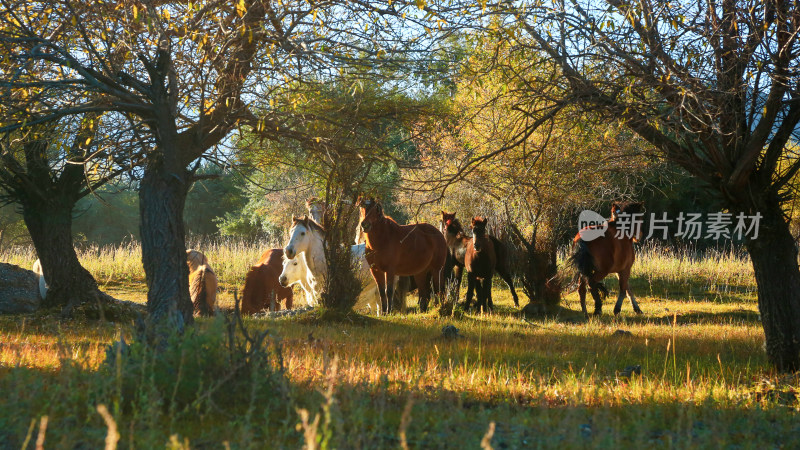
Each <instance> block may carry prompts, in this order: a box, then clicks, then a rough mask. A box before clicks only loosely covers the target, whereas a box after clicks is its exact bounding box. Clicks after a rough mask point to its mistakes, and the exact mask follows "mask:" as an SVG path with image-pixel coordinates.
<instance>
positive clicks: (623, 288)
mask: <svg viewBox="0 0 800 450" xmlns="http://www.w3.org/2000/svg"><path fill="white" fill-rule="evenodd" d="M630 279H631V270H630V269H628V270H626V271H624V272H620V273H619V292H620V295H622V292H625V293H627V294H628V298H630V299H631V306H633V312H635V313H636V314H641V313H642V309H641V308H639V303H638V302H636V297H634V296H633V293H632V292H631V286H630Z"/></svg>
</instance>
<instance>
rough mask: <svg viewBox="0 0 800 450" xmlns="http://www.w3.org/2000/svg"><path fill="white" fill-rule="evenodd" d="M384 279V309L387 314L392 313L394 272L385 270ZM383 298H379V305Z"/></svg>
mask: <svg viewBox="0 0 800 450" xmlns="http://www.w3.org/2000/svg"><path fill="white" fill-rule="evenodd" d="M384 276H385V279H384V284H386V309H385V311H386V312H387V314H388V313H390V312H392V299H393V298H394V271H392V270H387V271H386V272H385V273H384ZM383 301H384V297H381V303H383Z"/></svg>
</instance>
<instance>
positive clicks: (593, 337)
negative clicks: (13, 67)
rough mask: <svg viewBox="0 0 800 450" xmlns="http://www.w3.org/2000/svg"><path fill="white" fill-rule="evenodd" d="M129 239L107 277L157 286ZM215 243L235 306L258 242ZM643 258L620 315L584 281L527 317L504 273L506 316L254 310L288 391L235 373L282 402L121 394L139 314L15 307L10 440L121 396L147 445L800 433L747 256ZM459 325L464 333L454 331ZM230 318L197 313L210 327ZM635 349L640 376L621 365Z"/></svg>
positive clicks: (624, 440)
mask: <svg viewBox="0 0 800 450" xmlns="http://www.w3.org/2000/svg"><path fill="white" fill-rule="evenodd" d="M130 248H131V249H132V250H130V253H128V255H130V256H129V259H131V258H136V261H135V263H131V262H125V261H118V259H119V258H121V256H119V255H120V254H117V257H111V256H108V255H111V254H114V253H113V251H112V250H102V251H95V252H94V253H87V252H84V253H82V255H81V257H82V260H83V261H84V263H85V264H86V265H87V267H89V268H90V270H91V271H92V273H93V274H95V276H98V274H106V276H107V277H108V281H106V280H103V279H102V277H101V276H98V280H100V281H101V283H104V285H105V286H106V289H107V290H108V291H109V293H111V294H112V295H114V296H116V297H118V298H126V299H132V300H135V301H140V302H143V301H144V298H145V292H144V288H143V284H142V279H141V275H140V274H139V275H137V274H136V270H135V269H133V268H132V267H133V266H135V265H136V264H140V263H139V261H138V256H133V255H134V254H135V252H137V251H138V249H136V248H135V247H133V246H132V247H130ZM204 250H205V249H204ZM116 251H120V252H123V251H124V249H117V250H116ZM208 253H210V257H211V261H212V265H213V266H214V268H215V270H216V271H217V273H218V274H219V275H220V278H221V279H223V280H226V281H227V283H226V284H225V287H226V288H227V290H226V291H225V292H223V293H222V294H221V302H222V304H223V307H230V305H231V299H232V293H231V291H232V289H234V288H235V287H236V286H237V284H238V283H241V281H240V280H241V279H243V273H244V272H243V269H242V268H243V267H244V268H246V267H247V265H248V264H251V263H252V262H253V261H255V259H257V257H258V255H259V254H260V249H256V248H252V247H247V246H241V247H239V248H234V247H233V246H229V247H227V248H226V246H225V245H219V247H218V248H216V249H212V250H211V251H209V252H208ZM122 254H123V255H124V253H122ZM15 255H16V256H14V257H16V258H18V260H20V261H27V260H25V257H26V256H25V254H24V253H19V254H15ZM95 255H96V256H95ZM30 256H31V255H28V256H27V258H29V259H30ZM3 258H4V259H6V258H7V255H4V256H3ZM637 258H638V259H637V264H636V266H634V267H635V270H634V275H633V281H632V287H633V290H634V292H635V293H636V294H637V297H638V299H639V300H640V305H641V307H642V309H643V310H644V312H645V314H644V315H642V316H636V315H633V313H632V312H631V307H630V303H627V302H626V304H625V305H624V306H623V312H622V314H621V315H620V316H619V317H613V316H610V315H608V313H610V311H611V310H612V309H613V305H612V299H613V298H615V294H616V287H617V286H616V281H615V280H614V279H613V278H609V279H608V280H607V281H606V283H607V286H608V287H609V289H610V291H611V299H609V300H608V301H607V302H606V304H605V305H604V306H605V308H604V309H605V311H606V315H604V316H602V317H600V318H592V319H591V320H588V321H587V320H585V319H584V318H583V316H582V315H581V314H580V313H579V310H580V306H579V304H578V300H577V294H576V293H570V294H568V295H566V296H565V299H564V301H563V303H562V305H563V306H564V309H563V310H562V312H561V313H559V314H558V315H557V316H552V317H548V318H543V319H539V320H532V321H528V320H525V319H523V318H521V317H519V316H518V315H517V314H516V313H515V309H514V308H513V304H512V301H511V296H510V293H509V292H508V291H507V290H505V289H504V286H503V287H500V285H496V288H495V292H494V295H493V297H494V299H495V303H496V304H497V305H498V308H497V309H498V312H497V313H495V314H492V315H484V316H479V315H474V314H467V315H465V316H464V317H462V318H459V319H455V318H441V317H438V315H437V314H436V313H435V312H431V313H428V314H420V313H416V312H413V311H412V312H411V313H409V314H407V315H393V316H389V317H381V318H374V319H372V320H367V321H364V320H358V321H353V322H352V323H349V322H348V321H347V320H344V321H337V322H335V323H327V322H324V321H321V320H319V319H318V318H317V317H316V316H309V317H299V318H298V317H295V318H284V319H273V320H267V319H252V318H251V319H246V320H245V323H246V325H247V326H248V327H249V328H250V329H251V331H253V332H255V331H258V330H270V331H271V332H272V333H273V335H275V336H278V337H279V340H280V343H281V348H282V353H281V354H282V359H283V367H284V370H285V383H286V384H285V392H283V391H281V392H278V390H280V389H278V388H276V387H275V385H273V384H269V383H266V382H261V381H259V380H258V379H257V378H255V379H254V378H249V379H247V380H239V381H237V382H239V383H245V385H246V386H247V387H248V388H250V389H252V390H253V392H254V395H253V397H252V398H261V397H260V395H263V393H264V392H263V391H264V390H268V389H278V390H276V391H275V396H274V398H275V399H276V400H275V401H272V402H261V401H260V402H254V401H249V402H240V403H237V402H234V401H233V400H231V401H229V402H225V401H217V402H216V403H214V404H213V405H211V404H207V403H203V406H202V407H199V406H198V407H196V408H189V409H187V408H185V407H184V406H180V405H178V406H176V403H175V401H174V400H173V399H171V398H170V396H169V395H167V396H164V398H159V397H158V396H156V395H154V394H152V390H151V389H149V388H148V383H141V384H137V385H136V386H137V387H136V389H134V391H133V392H134V394H128V396H129V397H130V396H132V395H133V396H134V397H135V398H127V399H125V398H123V399H120V396H119V395H117V394H115V392H117V388H116V387H115V386H116V385H117V383H118V378H119V376H118V375H114V372H113V370H111V371H110V372H109V368H107V367H105V365H104V364H103V363H102V361H103V359H104V357H105V347H106V345H107V344H109V343H110V342H112V341H114V340H115V339H116V338H117V336H118V335H120V334H124V335H126V336H130V334H131V332H132V327H131V326H129V325H114V324H109V323H97V322H86V323H74V322H61V321H59V319H58V316H57V314H55V313H52V312H51V313H47V312H44V313H39V314H36V315H32V316H10V317H2V318H0V392H4V393H5V394H4V399H2V400H0V430H2V431H0V448H5V447H9V448H19V447H21V446H22V443H24V441H25V437H26V436H27V435H28V432H29V429H30V430H32V431H31V433H30V434H31V443H30V444H29V448H31V447H33V443H34V442H35V441H36V438H37V436H38V433H39V426H40V418H41V417H42V416H44V415H47V416H48V419H49V420H48V424H47V429H46V433H45V437H46V444H48V445H49V446H51V447H55V448H74V447H90V448H95V447H99V446H101V445H102V442H103V439H104V438H105V435H106V432H107V426H106V423H105V422H104V420H103V419H102V418H101V416H100V414H98V413H97V412H96V405H97V404H99V403H103V404H106V405H109V410H110V411H111V414H112V415H113V417H114V419H115V421H116V423H117V425H118V429H119V432H120V434H121V441H120V444H121V445H122V446H124V447H139V448H152V447H163V446H165V445H166V446H172V447H173V448H180V447H181V446H183V445H185V444H187V443H188V445H189V446H191V447H192V448H198V447H199V448H206V447H207V448H220V447H223V446H224V445H225V443H227V444H228V445H230V446H231V447H232V448H268V447H269V448H300V447H302V446H304V444H306V443H307V442H308V441H309V440H313V441H314V442H316V443H317V444H320V445H321V446H323V447H325V446H327V447H330V448H398V447H403V445H404V444H405V445H407V446H408V447H409V448H479V447H480V446H481V441H482V440H486V441H487V442H489V443H490V445H491V446H492V447H493V448H496V449H497V448H586V447H589V448H608V447H623V446H625V447H632V448H639V447H645V446H647V447H656V448H673V447H676V448H695V447H698V448H705V447H722V448H765V447H766V448H777V447H784V448H792V447H797V446H798V445H800V425H798V423H800V422H798V414H797V411H798V408H800V404H798V400H797V394H798V392H800V381H798V378H797V377H796V376H781V375H778V374H776V373H774V372H773V371H772V369H771V368H770V366H769V364H768V362H767V360H766V357H765V355H764V352H763V349H762V345H763V331H762V329H761V326H760V323H759V318H758V312H757V306H756V300H755V284H754V281H753V275H752V269H751V268H750V266H749V262H748V261H747V259H746V257H744V256H743V255H737V254H723V253H718V254H709V255H707V256H706V257H704V258H695V257H692V256H691V255H688V254H686V253H683V254H681V253H678V254H675V253H670V252H667V251H664V250H660V249H652V248H649V249H646V250H645V251H644V252H643V253H640V254H639V255H638V256H637ZM12 262H13V261H12ZM31 262H32V260H31ZM111 265H113V266H114V267H109V266H111ZM238 285H239V287H240V284H238ZM462 295H463V290H462ZM411 304H412V307H413V306H414V305H415V302H413V301H412V302H411ZM412 309H413V308H412ZM449 324H452V325H455V326H456V327H457V328H458V329H459V330H460V334H461V337H459V338H456V339H446V338H444V337H443V336H442V333H441V329H442V327H443V326H445V325H449ZM223 328H224V327H221V326H220V322H219V321H218V320H217V321H215V320H213V319H203V320H199V321H198V329H199V330H200V332H201V334H202V333H205V334H208V335H214V334H215V333H216V334H219V333H221V332H223ZM617 330H624V331H628V332H630V335H622V336H620V335H617V334H615V332H616V331H617ZM633 365H640V366H641V371H642V373H641V375H640V376H637V375H634V376H632V377H630V378H628V377H625V376H623V375H622V374H621V372H623V371H624V369H625V368H626V367H628V366H633ZM215 370H216V369H215ZM208 372H209V373H212V370H211V367H209V369H208ZM109 373H110V375H109ZM202 375H207V374H202ZM181 376H186V375H185V374H183V375H181ZM198 376H199V375H198ZM180 379H181V378H180V377H177V378H176V381H174V383H176V384H177V383H180ZM254 380H255V381H254ZM162 381H163V380H162ZM165 382H166V383H170V382H173V381H171V379H167V380H166V381H165ZM281 389H283V388H281ZM175 391H177V387H176V389H175ZM148 393H149V394H148ZM145 394H147V395H145ZM257 394H258V395H257ZM173 397H174V396H173ZM120 401H121V403H120ZM115 402H117V404H118V405H122V406H120V407H119V408H117V410H115V409H114V407H113V405H114V404H115ZM303 411H306V413H307V415H308V418H307V420H306V422H308V423H310V425H305V426H304V425H303V417H304V413H303ZM317 415H318V417H319V419H318V422H317V425H316V426H314V425H313V422H314V418H315V417H316V416H317ZM32 423H33V425H32ZM492 423H493V424H494V425H493V434H492V436H491V438H490V439H489V438H487V436H486V435H487V431H488V430H489V429H490V424H492Z"/></svg>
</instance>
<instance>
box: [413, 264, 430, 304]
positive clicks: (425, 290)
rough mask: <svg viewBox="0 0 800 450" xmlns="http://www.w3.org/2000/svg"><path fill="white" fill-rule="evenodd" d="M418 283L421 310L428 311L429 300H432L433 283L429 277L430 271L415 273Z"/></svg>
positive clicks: (415, 279)
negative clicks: (431, 283)
mask: <svg viewBox="0 0 800 450" xmlns="http://www.w3.org/2000/svg"><path fill="white" fill-rule="evenodd" d="M414 281H416V283H417V296H418V298H419V310H420V312H426V311H428V302H429V301H430V300H431V285H430V280H429V279H428V271H425V272H422V273H418V274H416V275H414Z"/></svg>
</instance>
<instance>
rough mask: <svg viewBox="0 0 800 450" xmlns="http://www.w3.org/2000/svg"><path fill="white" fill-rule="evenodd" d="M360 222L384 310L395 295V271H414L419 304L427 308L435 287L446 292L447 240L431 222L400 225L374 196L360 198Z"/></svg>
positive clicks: (440, 293) (368, 259) (388, 308)
mask: <svg viewBox="0 0 800 450" xmlns="http://www.w3.org/2000/svg"><path fill="white" fill-rule="evenodd" d="M358 207H359V223H360V227H361V230H362V231H363V232H364V234H365V235H366V244H367V246H366V258H367V262H368V263H369V265H370V271H371V272H372V277H373V278H374V279H375V283H376V284H377V285H378V291H379V292H380V296H381V310H382V311H386V312H391V302H389V300H388V299H390V298H393V295H394V283H393V282H392V280H394V276H395V275H401V276H402V275H413V276H414V280H415V281H416V283H417V287H418V293H419V308H420V310H421V311H423V312H425V311H426V310H427V309H428V302H429V301H430V296H431V282H433V290H434V291H435V293H436V294H437V295H439V296H440V297H441V295H442V293H443V290H442V288H443V281H444V280H443V279H442V278H443V276H444V273H443V269H444V263H445V260H446V259H447V242H445V240H444V237H443V236H442V234H441V233H440V232H439V230H437V229H436V227H434V226H433V225H431V224H427V223H417V224H413V225H399V224H398V223H397V222H395V221H394V219H392V218H391V217H387V216H384V215H383V208H381V205H380V203H378V202H376V201H375V199H374V198H359V199H358Z"/></svg>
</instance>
